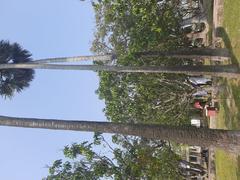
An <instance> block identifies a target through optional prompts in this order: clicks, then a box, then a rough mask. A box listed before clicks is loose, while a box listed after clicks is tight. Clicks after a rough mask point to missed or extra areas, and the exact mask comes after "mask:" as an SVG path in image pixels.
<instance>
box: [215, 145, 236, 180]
mask: <svg viewBox="0 0 240 180" xmlns="http://www.w3.org/2000/svg"><path fill="white" fill-rule="evenodd" d="M215 157H216V159H217V160H218V161H216V174H217V180H238V178H239V176H238V175H239V168H238V159H237V158H235V157H233V156H231V155H229V154H227V153H225V152H224V151H222V150H217V151H216V153H215Z"/></svg>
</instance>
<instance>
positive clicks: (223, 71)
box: [0, 63, 240, 78]
mask: <svg viewBox="0 0 240 180" xmlns="http://www.w3.org/2000/svg"><path fill="white" fill-rule="evenodd" d="M6 69H55V70H88V71H89V70H90V71H108V72H125V73H173V74H187V75H211V76H216V77H227V78H239V76H240V71H239V68H238V67H237V66H234V65H215V66H210V65H209V66H204V65H203V66H141V67H132V66H109V65H60V64H45V63H41V64H39V63H21V64H20V63H19V64H0V70H6Z"/></svg>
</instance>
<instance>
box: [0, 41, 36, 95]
mask: <svg viewBox="0 0 240 180" xmlns="http://www.w3.org/2000/svg"><path fill="white" fill-rule="evenodd" d="M31 60H32V59H31V54H30V53H29V52H28V51H27V50H25V49H22V47H21V46H20V45H19V44H17V43H13V44H10V43H9V42H8V41H0V66H1V65H3V64H5V65H7V64H9V65H13V64H18V63H28V62H31ZM33 78H34V70H32V69H24V68H23V69H0V95H2V96H3V97H12V96H13V94H14V92H20V91H22V90H23V89H24V88H26V87H28V86H29V84H30V82H31V81H32V80H33Z"/></svg>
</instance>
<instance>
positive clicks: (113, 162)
mask: <svg viewBox="0 0 240 180" xmlns="http://www.w3.org/2000/svg"><path fill="white" fill-rule="evenodd" d="M113 139H115V140H114V142H116V139H119V137H116V136H114V137H113ZM117 141H118V140H117ZM120 141H121V144H119V143H117V144H118V145H116V144H114V146H113V145H110V144H109V143H108V142H107V141H106V140H105V139H104V137H103V136H102V135H99V134H98V135H95V136H94V141H93V142H82V143H79V144H77V143H74V144H72V145H70V146H65V148H64V150H63V152H64V155H65V157H66V158H67V159H70V161H69V160H68V161H66V162H63V161H62V160H56V161H55V162H54V163H53V165H52V166H50V167H49V175H48V176H47V178H46V179H48V180H52V179H54V180H56V179H59V180H60V179H74V178H75V179H85V180H88V179H89V180H98V179H102V178H104V179H108V178H110V179H116V180H122V179H134V180H140V179H159V180H161V179H163V180H164V179H179V180H180V179H181V177H180V173H179V168H178V167H179V166H178V165H179V159H180V157H179V156H178V155H177V154H175V153H174V152H173V151H172V149H171V147H170V146H168V145H167V143H165V142H164V141H156V140H155V141H153V140H146V139H144V138H138V137H130V136H124V137H122V136H121V140H120ZM95 148H98V149H101V152H98V151H97V150H96V149H95Z"/></svg>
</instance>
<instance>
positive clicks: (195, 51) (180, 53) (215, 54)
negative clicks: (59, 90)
mask: <svg viewBox="0 0 240 180" xmlns="http://www.w3.org/2000/svg"><path fill="white" fill-rule="evenodd" d="M135 55H136V57H138V56H142V57H171V58H190V59H194V58H212V59H217V60H219V59H221V58H230V54H229V51H228V50H227V49H222V48H221V49H210V48H182V49H177V50H171V51H148V52H138V53H135ZM115 58H117V55H116V54H105V55H92V56H74V57H59V58H47V59H39V60H35V61H32V62H30V63H62V62H79V61H84V60H92V61H103V62H108V61H112V60H113V59H115Z"/></svg>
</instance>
